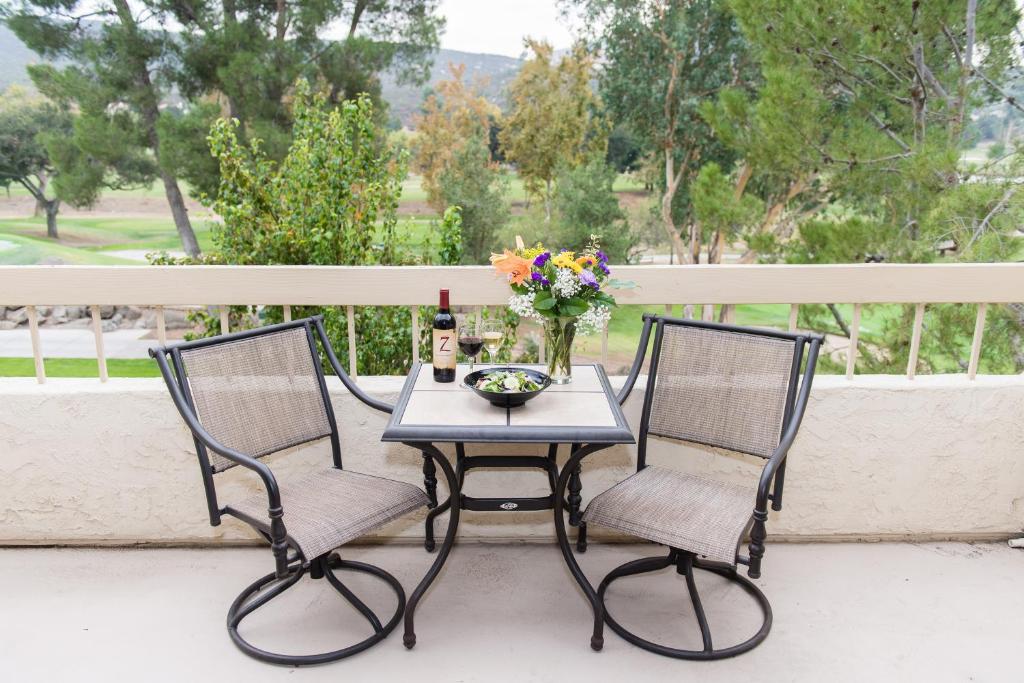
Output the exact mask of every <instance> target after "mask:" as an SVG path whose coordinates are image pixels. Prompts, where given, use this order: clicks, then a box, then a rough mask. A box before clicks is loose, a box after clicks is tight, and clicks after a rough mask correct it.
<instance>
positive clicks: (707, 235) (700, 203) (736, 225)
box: [690, 161, 764, 242]
mask: <svg viewBox="0 0 1024 683" xmlns="http://www.w3.org/2000/svg"><path fill="white" fill-rule="evenodd" d="M690 196H691V201H692V202H693V215H694V218H696V220H697V221H699V223H700V226H701V229H702V231H703V237H704V239H705V240H709V239H711V236H712V235H713V234H714V233H716V232H719V233H722V234H724V235H725V239H726V241H728V242H733V241H735V240H736V239H738V238H739V237H740V236H741V235H743V233H744V231H746V230H747V229H748V228H750V227H752V226H754V225H756V224H757V222H758V219H759V218H760V216H761V215H762V214H763V213H764V205H763V203H762V202H761V200H760V199H759V198H758V197H756V196H753V195H749V194H744V195H742V196H741V197H739V198H737V197H736V189H735V187H734V183H733V182H732V181H731V180H730V179H729V178H728V177H727V176H726V175H725V174H724V173H723V172H722V169H721V167H720V166H719V165H718V164H716V163H715V162H713V161H712V162H709V163H707V164H705V165H704V166H703V167H702V168H701V169H700V173H699V174H698V175H697V178H696V179H695V180H694V182H693V186H692V187H691V188H690Z"/></svg>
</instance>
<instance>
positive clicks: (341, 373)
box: [313, 316, 395, 414]
mask: <svg viewBox="0 0 1024 683" xmlns="http://www.w3.org/2000/svg"><path fill="white" fill-rule="evenodd" d="M313 323H314V324H315V325H316V333H317V335H318V336H319V337H320V343H321V344H323V346H324V352H326V353H327V360H328V361H329V362H330V364H331V367H332V368H334V374H336V375H337V376H338V379H340V380H341V383H342V384H344V385H345V388H346V389H348V390H349V391H350V392H351V393H352V395H353V396H355V397H356V398H358V399H359V400H360V401H362V402H363V403H365V404H366V405H368V406H370V407H371V408H375V409H376V410H379V411H381V412H382V413H389V414H390V413H392V412H394V410H395V407H394V406H393V405H391V404H390V403H385V402H384V401H381V400H378V399H376V398H373V397H372V396H370V395H369V394H367V393H366V392H365V391H363V390H362V389H360V388H359V385H358V384H356V383H355V382H353V381H352V378H351V377H350V376H349V374H348V373H347V372H345V370H344V369H343V368H342V367H341V362H340V361H338V356H337V355H336V354H335V353H334V347H332V346H331V342H330V340H328V338H327V331H326V330H324V321H323V317H321V316H316V317H315V318H313Z"/></svg>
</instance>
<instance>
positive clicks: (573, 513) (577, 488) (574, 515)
mask: <svg viewBox="0 0 1024 683" xmlns="http://www.w3.org/2000/svg"><path fill="white" fill-rule="evenodd" d="M579 449H580V444H578V443H574V444H573V445H572V453H576V452H577V451H578V450H579ZM582 474H583V464H582V463H580V465H579V466H578V467H576V468H575V469H574V470H573V471H572V472H570V473H569V499H568V502H569V525H570V526H574V527H576V529H577V534H576V552H580V553H585V552H587V523H586V522H584V521H583V520H582V519H581V513H580V506H581V505H582V503H583V496H582V495H580V492H581V491H583V480H582V478H581V475H582Z"/></svg>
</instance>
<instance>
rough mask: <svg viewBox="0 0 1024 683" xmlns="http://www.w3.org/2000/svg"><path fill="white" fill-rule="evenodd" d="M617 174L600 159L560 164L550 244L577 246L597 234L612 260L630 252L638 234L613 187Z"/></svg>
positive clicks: (624, 258)
mask: <svg viewBox="0 0 1024 683" xmlns="http://www.w3.org/2000/svg"><path fill="white" fill-rule="evenodd" d="M617 175H618V174H617V173H616V171H615V169H614V168H612V167H611V166H609V165H608V164H607V163H605V161H604V160H603V159H591V160H590V161H588V162H587V163H586V164H583V165H581V166H577V167H575V168H563V169H562V170H561V172H560V173H559V174H558V183H557V189H556V190H555V201H554V205H555V220H554V222H553V224H552V230H551V233H552V234H551V237H549V238H547V240H546V241H547V242H550V244H551V246H557V247H559V248H565V249H576V250H580V249H582V248H583V247H584V245H586V244H588V243H589V242H590V241H591V236H592V235H599V236H600V238H601V248H602V250H603V251H604V252H605V253H606V254H607V255H608V258H609V259H610V260H611V261H612V262H613V263H626V262H628V261H629V260H630V259H631V258H632V256H633V253H632V252H633V249H634V248H635V247H636V245H637V242H638V238H637V235H636V233H635V232H634V231H633V230H632V229H631V227H630V225H629V221H628V220H627V218H626V214H625V212H624V211H623V210H622V207H620V206H619V199H618V197H616V196H615V192H614V191H613V190H612V184H613V183H614V182H615V178H616V176H617Z"/></svg>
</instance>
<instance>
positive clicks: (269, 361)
mask: <svg viewBox="0 0 1024 683" xmlns="http://www.w3.org/2000/svg"><path fill="white" fill-rule="evenodd" d="M317 340H318V341H319V343H320V344H321V345H322V346H323V348H324V351H325V353H326V355H327V357H328V361H329V362H330V363H331V365H332V367H333V368H334V371H335V373H337V375H338V377H339V378H340V379H341V381H342V382H343V383H344V385H345V386H346V387H347V388H348V390H349V391H350V392H351V393H352V394H353V395H354V396H355V397H356V398H358V399H359V400H360V401H362V402H363V403H365V404H366V405H368V406H370V407H372V408H375V409H377V410H380V411H382V412H386V413H390V412H391V409H392V407H391V406H390V405H388V404H386V403H384V402H382V401H378V400H376V399H374V398H371V397H370V396H368V395H366V394H365V393H364V392H363V391H362V390H361V389H359V387H358V386H356V384H355V383H354V382H353V381H352V380H351V378H350V377H349V376H348V375H347V374H346V373H345V371H344V370H343V369H342V368H341V366H340V363H339V362H338V360H337V357H336V356H335V354H334V351H333V350H332V349H331V345H330V342H329V341H328V339H327V335H326V334H325V332H324V328H323V321H322V319H321V318H320V317H319V316H317V317H313V318H306V319H303V320H296V321H293V322H288V323H284V324H280V325H271V326H267V327H262V328H258V329H254V330H248V331H245V332H239V333H236V334H228V335H222V336H219V337H213V338H209V339H200V340H198V341H191V342H185V343H181V344H175V345H171V346H165V347H157V348H153V349H150V355H151V356H152V357H153V358H154V359H155V360H156V362H157V364H158V365H159V366H160V372H161V374H162V375H163V378H164V381H165V382H166V384H167V388H168V390H170V393H171V398H172V399H173V401H174V405H175V406H176V407H177V409H178V411H179V412H180V413H181V416H182V417H183V418H184V420H185V423H186V424H187V425H188V427H189V429H190V430H191V432H192V435H193V437H194V441H195V448H196V455H197V456H198V459H199V465H200V471H201V474H202V479H203V485H204V486H205V489H206V500H207V505H208V508H209V515H210V524H211V525H212V526H217V525H219V524H220V523H221V517H222V516H224V515H230V516H232V517H235V518H237V519H239V520H241V521H243V522H245V523H246V524H248V525H249V526H251V527H252V528H254V529H255V530H256V531H257V532H258V533H259V534H260V535H261V536H262V537H263V538H265V539H266V540H267V541H269V542H270V545H271V550H272V552H273V556H274V561H275V571H273V572H271V573H270V574H267V575H266V576H264V577H262V578H260V579H258V580H256V581H255V582H253V583H252V584H250V585H249V586H248V587H246V588H245V590H243V591H242V593H241V594H240V595H239V596H238V597H237V598H236V599H235V601H234V602H233V603H232V604H231V607H230V609H229V610H228V619H227V626H228V633H229V634H230V636H231V639H232V640H233V641H234V643H235V645H237V646H238V647H239V649H241V650H242V651H243V652H244V653H246V654H247V655H250V656H252V657H255V658H256V659H259V660H263V661H266V662H272V663H275V664H288V665H306V664H321V663H325V662H330V661H334V660H338V659H342V658H344V657H348V656H350V655H353V654H356V653H357V652H361V651H362V650H365V649H367V648H369V647H371V646H373V645H374V644H376V643H378V642H380V641H382V640H383V639H384V638H385V637H387V635H388V634H389V633H390V632H391V631H392V630H393V629H394V628H395V626H396V625H397V624H398V622H399V621H400V620H401V618H402V615H403V613H404V610H405V592H404V591H403V590H402V585H401V584H400V583H399V582H398V580H397V579H396V578H395V577H394V576H392V575H391V574H389V573H388V572H386V571H384V570H383V569H381V568H379V567H376V566H374V565H371V564H367V563H364V562H357V561H355V560H348V559H342V558H341V557H340V556H339V554H338V553H337V552H335V550H336V549H337V548H339V547H340V546H342V545H344V544H346V543H348V542H349V541H352V540H354V539H357V538H359V537H360V536H363V535H364V534H366V533H368V532H370V531H373V530H375V529H378V528H380V527H382V526H384V525H385V524H387V523H388V522H391V521H392V520H395V519H397V518H399V517H401V516H403V515H405V514H407V513H410V512H412V511H414V510H418V509H420V508H423V507H425V506H426V505H427V501H428V499H427V494H426V493H424V492H423V491H422V490H421V489H419V488H418V487H416V486H414V485H412V484H407V483H404V482H399V481H392V480H390V479H384V478H381V477H376V476H371V475H367V474H360V473H358V472H353V471H351V470H346V469H343V468H342V460H341V447H340V443H339V434H338V426H337V423H336V421H335V417H334V411H333V409H332V407H331V401H330V397H329V395H328V392H327V383H326V379H325V377H324V373H323V370H322V367H321V362H320V354H319V352H318V350H317ZM324 439H327V440H329V442H330V447H331V455H332V462H331V463H329V465H328V466H327V467H323V468H321V469H316V470H315V471H312V472H308V473H306V474H304V475H302V476H288V477H281V478H278V477H277V476H275V474H274V473H273V472H271V469H270V467H268V466H267V464H266V463H265V462H263V460H262V459H261V458H263V457H265V456H267V455H270V454H272V453H277V452H279V451H284V450H287V449H290V448H293V447H295V446H299V445H302V444H309V443H311V442H314V441H321V440H324ZM236 465H241V466H242V467H245V468H247V469H249V470H252V471H253V472H255V473H256V475H257V476H258V477H259V479H260V480H261V482H262V484H263V488H264V491H263V492H260V493H254V494H253V495H251V496H248V497H246V498H244V499H242V500H238V501H233V502H231V503H230V504H228V505H224V506H222V505H221V503H220V502H219V500H218V497H217V490H216V486H215V482H216V479H217V477H218V475H220V474H221V473H223V472H224V471H225V470H228V469H230V468H232V467H234V466H236ZM337 570H349V571H355V572H362V573H365V574H369V575H371V576H374V577H377V578H378V579H381V580H382V581H383V582H384V583H385V584H386V585H388V586H389V587H390V588H391V589H392V590H393V591H394V593H395V596H396V597H397V600H398V605H397V607H396V609H395V612H394V614H393V615H392V616H391V618H390V619H388V621H387V622H386V623H382V621H381V619H380V618H378V617H377V615H376V614H374V612H373V611H372V610H371V609H370V608H369V607H368V606H367V605H366V604H365V603H364V602H363V601H362V600H360V599H359V598H358V597H357V596H356V595H355V593H353V592H352V590H351V589H349V588H348V586H346V585H345V584H344V583H343V582H342V581H341V579H339V578H338V575H337V574H336V571H337ZM307 572H308V574H309V575H310V577H312V578H313V579H322V578H326V579H327V582H328V583H329V584H330V585H331V586H332V587H333V588H334V589H335V590H337V592H338V593H340V594H341V595H342V596H343V597H344V598H345V599H346V600H347V601H348V602H349V603H351V605H352V606H353V607H354V608H355V609H356V610H357V611H358V612H359V613H360V614H361V615H362V616H363V617H364V618H365V619H366V620H367V621H368V622H369V624H370V627H371V629H372V634H371V635H370V636H368V637H367V638H365V639H364V640H362V641H360V642H358V643H356V644H354V645H350V646H348V647H344V648H341V649H338V650H334V651H331V652H325V653H321V654H311V655H290V654H277V653H273V652H268V651H266V650H263V649H260V648H258V647H256V646H254V645H252V644H251V643H249V642H247V641H246V640H245V639H244V638H243V637H242V636H241V635H240V634H239V632H238V628H239V624H240V623H241V622H242V620H243V619H244V618H245V617H247V616H248V615H250V614H252V613H253V612H254V611H255V610H257V609H258V608H260V607H262V606H263V605H265V604H267V603H268V602H269V601H271V600H272V599H274V598H276V597H277V596H279V595H281V594H282V593H283V592H284V591H286V590H287V589H288V588H290V587H292V586H294V585H295V584H296V583H297V582H298V581H299V579H301V578H302V576H303V575H304V574H306V573H307Z"/></svg>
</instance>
